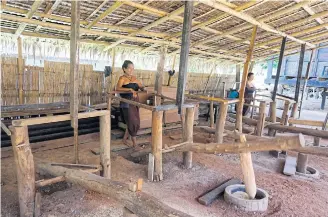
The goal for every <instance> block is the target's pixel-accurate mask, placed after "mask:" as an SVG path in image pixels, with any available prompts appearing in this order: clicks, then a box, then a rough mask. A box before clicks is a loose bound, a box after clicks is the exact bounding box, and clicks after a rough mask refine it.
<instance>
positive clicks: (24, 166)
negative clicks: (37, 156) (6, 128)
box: [10, 126, 35, 217]
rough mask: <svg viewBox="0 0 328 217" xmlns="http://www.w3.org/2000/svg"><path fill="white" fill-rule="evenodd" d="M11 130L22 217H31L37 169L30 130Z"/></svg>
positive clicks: (12, 128)
mask: <svg viewBox="0 0 328 217" xmlns="http://www.w3.org/2000/svg"><path fill="white" fill-rule="evenodd" d="M10 128H11V129H10V130H11V132H12V134H11V144H12V148H13V153H14V159H15V165H16V177H17V185H18V199H19V211H20V216H21V217H30V216H33V213H34V200H35V169H34V160H33V154H32V151H31V147H30V141H29V137H28V130H27V126H23V127H10Z"/></svg>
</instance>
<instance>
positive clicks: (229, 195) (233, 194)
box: [224, 184, 269, 212]
mask: <svg viewBox="0 0 328 217" xmlns="http://www.w3.org/2000/svg"><path fill="white" fill-rule="evenodd" d="M238 192H239V193H238ZM240 192H246V191H245V185H239V184H236V185H230V186H228V187H226V189H225V191H224V200H225V201H226V202H228V203H232V204H234V205H237V206H238V207H239V208H241V209H243V210H245V211H252V212H255V211H261V212H262V211H266V210H267V209H268V203H269V194H268V193H267V192H266V191H264V190H263V189H260V188H257V192H256V196H255V199H254V200H251V199H245V197H240V195H243V194H240Z"/></svg>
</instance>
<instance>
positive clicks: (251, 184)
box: [239, 135, 256, 199]
mask: <svg viewBox="0 0 328 217" xmlns="http://www.w3.org/2000/svg"><path fill="white" fill-rule="evenodd" d="M240 142H242V143H245V142H246V137H245V135H241V136H240ZM239 156H240V164H241V170H242V172H243V177H244V183H245V189H246V193H247V194H248V196H249V197H250V199H254V198H255V195H256V182H255V174H254V169H253V162H252V155H251V153H250V152H245V153H240V154H239Z"/></svg>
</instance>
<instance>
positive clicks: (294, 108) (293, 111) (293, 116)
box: [289, 102, 298, 126]
mask: <svg viewBox="0 0 328 217" xmlns="http://www.w3.org/2000/svg"><path fill="white" fill-rule="evenodd" d="M297 110H298V102H295V103H294V104H293V108H292V112H291V114H290V117H291V118H293V119H295V116H296V114H297ZM289 126H293V124H291V123H290V124H289Z"/></svg>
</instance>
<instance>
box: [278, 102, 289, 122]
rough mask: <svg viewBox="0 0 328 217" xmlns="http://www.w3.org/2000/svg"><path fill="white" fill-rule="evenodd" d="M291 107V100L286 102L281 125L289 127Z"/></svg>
mask: <svg viewBox="0 0 328 217" xmlns="http://www.w3.org/2000/svg"><path fill="white" fill-rule="evenodd" d="M289 106H290V101H289V100H285V105H284V110H283V112H282V115H281V120H280V123H281V124H282V125H287V123H288V111H289Z"/></svg>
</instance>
